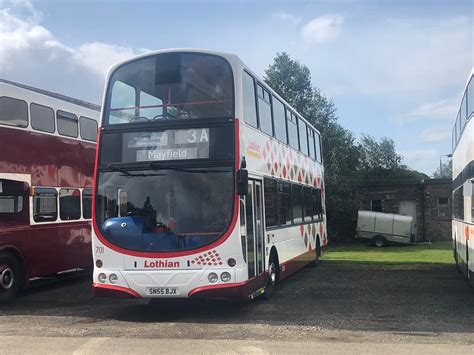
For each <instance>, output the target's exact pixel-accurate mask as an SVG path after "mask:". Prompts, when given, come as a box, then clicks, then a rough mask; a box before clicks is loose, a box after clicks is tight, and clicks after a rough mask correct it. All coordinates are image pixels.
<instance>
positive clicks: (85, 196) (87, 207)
mask: <svg viewBox="0 0 474 355" xmlns="http://www.w3.org/2000/svg"><path fill="white" fill-rule="evenodd" d="M82 217H84V219H90V218H91V217H92V189H84V190H83V191H82Z"/></svg>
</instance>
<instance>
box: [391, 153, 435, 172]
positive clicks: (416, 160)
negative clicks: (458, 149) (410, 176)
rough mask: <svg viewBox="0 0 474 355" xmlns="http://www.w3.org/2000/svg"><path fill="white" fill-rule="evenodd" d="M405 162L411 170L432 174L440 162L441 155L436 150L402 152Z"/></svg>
mask: <svg viewBox="0 0 474 355" xmlns="http://www.w3.org/2000/svg"><path fill="white" fill-rule="evenodd" d="M400 153H401V155H402V156H403V162H404V163H405V164H406V165H408V166H409V167H410V168H414V169H416V170H418V171H422V172H424V173H425V174H431V173H432V172H433V171H434V169H435V167H436V166H437V164H438V162H439V156H440V153H439V151H438V150H437V149H436V148H426V149H412V150H407V151H401V152H400Z"/></svg>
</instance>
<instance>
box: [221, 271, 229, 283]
mask: <svg viewBox="0 0 474 355" xmlns="http://www.w3.org/2000/svg"><path fill="white" fill-rule="evenodd" d="M230 279H231V276H230V274H229V273H228V272H227V271H224V272H223V273H222V274H221V280H222V282H229V281H230Z"/></svg>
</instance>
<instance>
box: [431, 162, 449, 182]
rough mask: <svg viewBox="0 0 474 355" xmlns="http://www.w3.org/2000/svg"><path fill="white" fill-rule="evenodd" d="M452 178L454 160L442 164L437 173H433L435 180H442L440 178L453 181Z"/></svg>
mask: <svg viewBox="0 0 474 355" xmlns="http://www.w3.org/2000/svg"><path fill="white" fill-rule="evenodd" d="M440 169H441V171H440ZM452 176H453V161H452V160H449V161H445V162H442V163H441V166H438V167H437V168H436V170H435V172H434V173H433V177H434V178H435V179H440V178H449V179H451V178H452Z"/></svg>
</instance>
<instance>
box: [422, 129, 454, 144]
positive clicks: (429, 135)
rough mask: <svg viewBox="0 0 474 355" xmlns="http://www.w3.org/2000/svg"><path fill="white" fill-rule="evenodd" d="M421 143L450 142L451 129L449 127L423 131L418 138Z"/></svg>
mask: <svg viewBox="0 0 474 355" xmlns="http://www.w3.org/2000/svg"><path fill="white" fill-rule="evenodd" d="M419 138H420V140H421V142H423V143H444V142H450V139H451V129H450V128H449V127H444V126H443V127H441V126H440V127H431V128H427V129H425V130H423V131H422V132H421V133H420V136H419Z"/></svg>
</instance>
